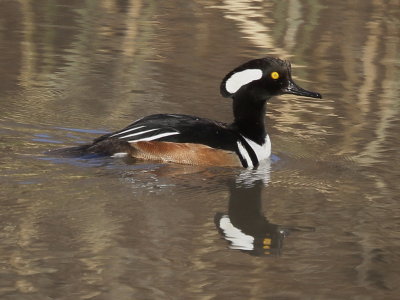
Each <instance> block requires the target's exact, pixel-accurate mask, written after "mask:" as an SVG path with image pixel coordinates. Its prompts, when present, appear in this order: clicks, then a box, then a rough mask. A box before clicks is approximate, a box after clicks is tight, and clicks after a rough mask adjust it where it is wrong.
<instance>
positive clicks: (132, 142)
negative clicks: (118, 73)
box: [66, 57, 321, 168]
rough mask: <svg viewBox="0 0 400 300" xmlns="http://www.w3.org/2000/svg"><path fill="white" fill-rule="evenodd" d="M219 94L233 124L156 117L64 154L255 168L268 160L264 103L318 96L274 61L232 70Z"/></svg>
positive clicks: (176, 116) (284, 65) (287, 66)
mask: <svg viewBox="0 0 400 300" xmlns="http://www.w3.org/2000/svg"><path fill="white" fill-rule="evenodd" d="M220 91H221V94H222V96H223V97H230V98H232V99H233V114H234V121H233V123H232V124H225V123H222V122H217V121H213V120H209V119H204V118H199V117H194V116H189V115H180V114H156V115H150V116H147V117H144V118H142V119H139V120H137V121H135V122H134V123H132V124H131V125H129V126H128V127H126V128H124V129H122V130H119V131H116V132H113V133H110V134H106V135H103V136H101V137H99V138H97V139H95V140H94V141H93V143H92V144H89V145H84V146H79V147H74V148H69V151H70V152H71V153H79V154H102V155H112V156H116V157H117V156H131V157H133V158H136V159H144V160H157V161H161V162H173V163H181V164H191V165H213V166H243V167H245V168H256V167H257V166H258V165H259V164H260V163H261V162H262V161H265V160H267V159H268V158H269V156H270V155H271V142H270V139H269V137H268V134H267V133H266V131H265V125H264V115H265V106H266V102H267V100H269V99H270V98H271V97H273V96H276V95H281V94H294V95H300V96H306V97H312V98H321V95H320V94H319V93H315V92H310V91H306V90H304V89H302V88H300V87H299V86H297V85H296V84H295V83H294V82H293V80H292V77H291V66H290V63H289V62H288V61H284V60H280V59H277V58H273V57H265V58H261V59H255V60H251V61H249V62H247V63H245V64H243V65H241V66H239V67H237V68H236V69H234V70H233V71H231V72H230V73H228V74H227V75H226V76H225V78H224V79H223V80H222V83H221V86H220ZM66 150H68V149H66Z"/></svg>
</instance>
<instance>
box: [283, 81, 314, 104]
mask: <svg viewBox="0 0 400 300" xmlns="http://www.w3.org/2000/svg"><path fill="white" fill-rule="evenodd" d="M283 93H284V94H293V95H298V96H304V97H310V98H321V99H322V96H321V94H320V93H316V92H311V91H307V90H305V89H302V88H301V87H299V86H298V85H297V84H295V83H294V82H293V81H292V80H290V81H289V85H288V86H287V87H286V88H285V89H283Z"/></svg>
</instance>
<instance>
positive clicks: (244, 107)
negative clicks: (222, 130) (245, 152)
mask: <svg viewBox="0 0 400 300" xmlns="http://www.w3.org/2000/svg"><path fill="white" fill-rule="evenodd" d="M266 102H267V101H266V100H260V99H256V98H255V97H252V96H251V95H246V97H244V95H238V96H235V97H234V98H233V115H234V121H233V123H232V125H231V126H232V127H233V128H234V129H236V130H237V131H239V133H240V134H242V135H244V136H245V137H247V138H250V139H251V140H253V141H254V142H256V143H258V144H260V145H262V144H264V142H265V137H266V135H267V132H266V130H265V124H264V118H265V111H266Z"/></svg>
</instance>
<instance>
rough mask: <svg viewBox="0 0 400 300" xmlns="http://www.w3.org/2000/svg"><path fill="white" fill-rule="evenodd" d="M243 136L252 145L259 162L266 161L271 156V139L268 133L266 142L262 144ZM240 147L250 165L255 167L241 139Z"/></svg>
mask: <svg viewBox="0 0 400 300" xmlns="http://www.w3.org/2000/svg"><path fill="white" fill-rule="evenodd" d="M242 137H243V138H244V139H245V141H246V142H247V144H248V145H249V146H250V147H251V149H253V151H254V153H255V154H256V156H257V160H258V162H259V163H262V162H263V161H266V160H267V159H268V158H269V157H270V156H271V140H270V139H269V136H268V135H267V136H266V138H265V141H264V144H262V145H260V144H257V143H256V142H254V141H253V140H251V139H249V138H246V137H245V136H243V135H242ZM238 148H239V152H240V154H241V155H242V157H243V158H244V159H245V160H246V161H247V164H248V167H249V168H253V167H254V165H253V163H252V161H251V159H250V155H249V153H248V152H247V150H246V148H245V147H244V146H243V145H242V143H241V142H239V141H238Z"/></svg>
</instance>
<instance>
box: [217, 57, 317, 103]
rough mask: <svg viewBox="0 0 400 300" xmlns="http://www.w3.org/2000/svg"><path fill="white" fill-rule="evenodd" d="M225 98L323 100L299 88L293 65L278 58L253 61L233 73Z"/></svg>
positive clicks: (223, 85)
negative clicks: (294, 78) (294, 76)
mask: <svg viewBox="0 0 400 300" xmlns="http://www.w3.org/2000/svg"><path fill="white" fill-rule="evenodd" d="M220 90H221V94H222V96H223V97H231V98H238V97H242V96H244V97H246V98H252V99H257V100H259V101H266V100H268V99H269V98H271V97H273V96H277V95H282V94H293V95H298V96H305V97H311V98H322V96H321V94H319V93H316V92H311V91H307V90H305V89H303V88H301V87H299V86H298V85H297V84H296V83H295V82H294V81H293V79H292V75H291V65H290V63H289V62H288V61H284V60H281V59H278V58H274V57H265V58H261V59H254V60H250V61H248V62H246V63H244V64H243V65H241V66H239V67H237V68H236V69H234V70H233V71H231V72H229V73H228V74H227V75H226V76H225V78H224V79H223V80H222V83H221V87H220Z"/></svg>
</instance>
